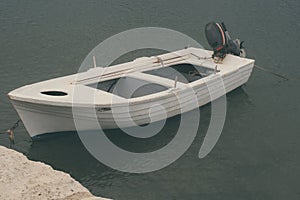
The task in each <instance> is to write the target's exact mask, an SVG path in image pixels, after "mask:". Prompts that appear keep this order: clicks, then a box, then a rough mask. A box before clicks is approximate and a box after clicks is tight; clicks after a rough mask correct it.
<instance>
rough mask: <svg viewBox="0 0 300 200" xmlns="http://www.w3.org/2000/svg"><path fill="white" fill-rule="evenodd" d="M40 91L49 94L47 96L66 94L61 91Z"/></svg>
mask: <svg viewBox="0 0 300 200" xmlns="http://www.w3.org/2000/svg"><path fill="white" fill-rule="evenodd" d="M41 93H42V94H45V95H49V96H66V95H68V94H67V93H65V92H62V91H43V92H41Z"/></svg>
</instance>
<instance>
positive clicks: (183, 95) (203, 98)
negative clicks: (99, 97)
mask: <svg viewBox="0 0 300 200" xmlns="http://www.w3.org/2000/svg"><path fill="white" fill-rule="evenodd" d="M232 57H233V56H232ZM253 65H254V61H252V60H249V62H245V64H243V65H240V66H239V67H237V68H235V69H232V70H231V71H228V72H226V73H223V74H222V73H220V74H219V73H217V74H213V75H210V76H209V77H205V78H203V79H204V80H202V79H201V80H199V81H195V82H192V83H190V84H189V87H180V88H179V89H176V90H175V91H172V90H170V91H169V92H162V95H160V96H159V95H154V96H153V95H152V96H153V97H152V98H145V97H146V96H145V97H142V99H141V100H139V101H135V102H131V103H130V116H131V119H129V118H128V113H127V112H126V111H127V109H128V108H127V103H123V104H122V102H119V100H118V99H117V100H118V104H117V106H115V107H114V108H113V112H114V113H116V114H114V115H112V111H111V110H106V111H103V110H101V109H100V108H103V106H104V105H105V107H107V105H108V104H103V105H102V104H101V103H95V105H96V106H95V107H96V109H88V108H87V109H85V110H84V112H81V113H80V114H79V116H78V115H77V114H76V116H78V118H80V120H82V121H84V123H81V124H84V126H80V129H82V130H97V129H98V128H99V127H98V126H97V123H95V122H96V121H98V122H99V123H100V125H101V128H103V129H112V128H118V127H119V128H123V127H130V126H132V120H134V122H135V123H136V124H137V125H142V124H147V123H149V122H150V118H149V108H150V107H151V106H152V105H153V104H159V105H161V106H163V107H164V108H165V111H166V113H167V117H172V116H175V115H178V114H180V113H182V112H187V111H190V110H193V109H195V108H196V106H197V107H199V106H202V105H205V104H207V103H209V102H211V101H212V100H214V99H216V98H219V97H220V96H222V95H223V94H224V92H222V87H217V88H216V89H215V90H214V91H213V92H214V93H215V94H210V93H209V90H208V87H207V85H206V84H207V82H206V81H205V79H214V77H215V76H216V77H221V78H222V80H223V83H224V86H225V93H227V92H230V91H232V90H233V89H235V88H237V87H239V86H241V85H243V84H244V83H246V82H247V81H248V79H249V77H250V75H251V72H252V68H253ZM220 72H222V68H221V67H220ZM164 83H165V82H164ZM191 89H192V91H193V92H194V94H195V95H196V96H197V99H196V100H195V98H194V96H193V95H190V92H191ZM175 94H176V96H177V98H180V102H181V103H178V101H176V96H175ZM149 96H150V97H151V95H149ZM9 97H10V99H11V102H12V104H13V105H14V107H15V109H16V110H17V112H18V114H19V116H20V118H21V120H22V121H23V123H24V126H25V127H26V129H27V131H28V133H29V135H30V136H31V137H34V136H37V135H40V134H44V133H53V132H63V131H75V130H76V126H75V124H74V117H73V113H74V112H73V111H74V110H72V105H73V106H75V109H77V108H78V109H80V108H81V107H84V106H81V104H80V103H78V105H77V104H72V103H74V102H71V103H70V102H66V101H62V102H59V103H56V102H54V103H53V102H50V103H49V102H48V103H45V102H42V101H40V102H37V100H36V101H29V100H28V98H25V96H24V95H23V96H21V95H20V97H19V96H18V95H17V92H14V91H13V92H11V93H10V94H9ZM18 97H19V98H18ZM33 99H34V98H33ZM195 101H197V104H195V103H193V102H195ZM126 102H128V100H127V101H126ZM76 106H77V107H76ZM98 108H99V109H98ZM73 109H74V107H73ZM94 110H96V111H95V113H96V116H97V118H95V117H93V116H94V115H93V114H94V113H93V111H94ZM163 112H164V110H162V109H158V110H155V111H153V112H152V113H151V118H152V122H153V121H159V120H162V119H165V118H166V116H165V115H164V113H163ZM115 121H118V122H119V123H118V125H117V124H116V123H115ZM77 128H78V127H77Z"/></svg>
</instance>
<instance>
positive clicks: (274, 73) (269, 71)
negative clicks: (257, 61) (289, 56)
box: [254, 65, 290, 81]
mask: <svg viewBox="0 0 300 200" xmlns="http://www.w3.org/2000/svg"><path fill="white" fill-rule="evenodd" d="M254 67H256V68H257V69H260V70H261V71H264V72H268V73H270V74H273V75H275V76H277V77H280V78H282V79H285V80H287V81H288V80H290V79H289V78H287V77H286V76H284V75H281V74H278V73H276V72H273V71H271V70H268V69H266V68H263V67H260V66H258V65H254Z"/></svg>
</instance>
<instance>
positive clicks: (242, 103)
mask: <svg viewBox="0 0 300 200" xmlns="http://www.w3.org/2000/svg"><path fill="white" fill-rule="evenodd" d="M227 102H228V104H234V109H235V110H247V108H246V107H247V106H248V105H251V101H250V100H249V97H248V95H247V93H246V92H245V91H244V90H243V88H241V87H240V88H238V89H236V90H234V91H233V92H231V93H229V94H228V95H227ZM210 109H211V106H210V104H208V105H205V106H202V107H201V108H200V112H201V120H200V122H199V130H198V135H197V136H196V139H195V141H194V143H193V144H192V146H191V147H190V149H189V150H188V151H187V152H186V153H185V154H184V155H183V156H182V157H185V155H187V157H188V158H186V159H179V160H178V161H176V162H175V163H176V167H179V170H180V168H184V166H190V167H193V166H195V163H196V164H197V163H198V162H201V160H198V158H197V153H198V152H197V151H199V148H200V144H201V142H202V140H203V137H204V133H205V130H206V129H207V127H208V125H209V121H210ZM178 122H180V116H175V117H172V118H169V119H168V120H167V123H166V125H165V127H164V128H163V129H162V131H161V132H160V133H158V134H157V135H155V136H153V137H151V138H148V139H138V138H133V137H131V136H129V135H126V134H125V133H123V132H122V131H121V130H120V129H114V130H109V131H106V135H107V137H108V138H109V139H110V140H111V141H112V142H114V143H115V144H116V145H118V146H120V147H121V148H124V149H127V150H129V151H135V152H147V151H152V150H155V149H159V148H161V147H163V146H164V145H166V144H168V142H169V141H171V140H172V138H173V137H174V136H175V133H176V129H177V128H178V126H174V125H175V124H178ZM27 156H28V157H29V158H30V159H32V160H38V161H42V162H45V163H47V164H50V165H51V166H52V167H53V168H55V169H58V170H62V171H65V172H67V173H70V174H71V176H73V177H74V178H75V179H77V180H78V181H80V182H81V183H82V184H83V185H84V186H86V187H87V188H88V189H90V190H91V192H93V193H94V194H96V195H105V196H107V197H110V198H116V199H119V198H121V197H122V198H123V197H124V195H125V196H126V193H125V191H124V190H126V189H124V188H125V187H127V192H128V195H129V194H130V193H132V192H133V191H131V190H130V189H128V188H130V187H128V185H129V186H130V185H131V184H135V183H136V182H137V181H138V182H139V183H140V184H141V185H145V184H148V183H149V181H151V179H152V181H154V183H152V184H151V186H149V188H148V190H149V191H151V190H152V191H156V192H158V193H159V191H157V190H159V188H157V187H155V182H156V183H158V182H160V181H162V180H164V179H166V178H170V177H169V176H172V177H173V179H174V178H175V179H177V178H179V179H180V177H182V176H187V177H189V176H190V174H189V173H188V172H187V171H185V170H182V172H181V173H183V174H178V173H177V172H178V170H175V172H173V173H172V172H168V173H160V172H154V173H149V174H128V173H123V172H118V171H116V170H113V169H111V168H109V167H107V166H105V165H103V164H101V163H100V162H98V161H97V160H96V159H95V158H93V157H92V156H91V155H90V154H89V152H88V151H87V150H86V148H85V147H84V145H83V144H82V143H81V140H80V138H79V136H78V135H77V133H76V132H66V133H53V134H46V135H43V136H41V137H38V138H35V139H34V140H33V141H32V144H31V147H30V149H29V151H28V155H27ZM193 163H194V164H193ZM211 165H213V164H211ZM206 167H207V166H206ZM212 167H213V166H212ZM171 169H172V167H171ZM165 170H167V171H168V170H170V169H168V167H167V168H166V169H163V170H162V171H165ZM173 170H174V168H173ZM153 176H154V177H155V178H154V179H153V178H151V177H153ZM176 177H177V178H176ZM200 178H201V177H200ZM148 179H149V180H148ZM121 183H123V184H124V185H122V184H121ZM126 184H127V186H126ZM141 187H142V186H141ZM153 187H155V188H153ZM138 188H139V185H136V188H135V189H138ZM132 189H133V188H132ZM135 189H134V190H135ZM187 192H188V191H187ZM124 193H125V194H124ZM175 193H176V192H175ZM137 196H138V195H137ZM128 197H130V196H128ZM122 198H121V199H122Z"/></svg>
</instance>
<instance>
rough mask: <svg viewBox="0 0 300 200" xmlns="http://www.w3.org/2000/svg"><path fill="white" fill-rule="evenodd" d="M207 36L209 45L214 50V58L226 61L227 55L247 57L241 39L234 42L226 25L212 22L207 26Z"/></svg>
mask: <svg viewBox="0 0 300 200" xmlns="http://www.w3.org/2000/svg"><path fill="white" fill-rule="evenodd" d="M205 35H206V39H207V41H208V43H209V45H210V46H211V47H212V48H213V50H214V54H213V58H220V59H224V58H225V56H226V54H233V55H236V56H241V57H245V56H246V53H245V50H244V47H243V42H240V40H239V39H235V40H232V39H231V37H230V35H229V33H228V31H227V29H226V27H225V24H224V23H223V22H222V23H221V24H219V23H216V22H210V23H208V24H206V26H205Z"/></svg>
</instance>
